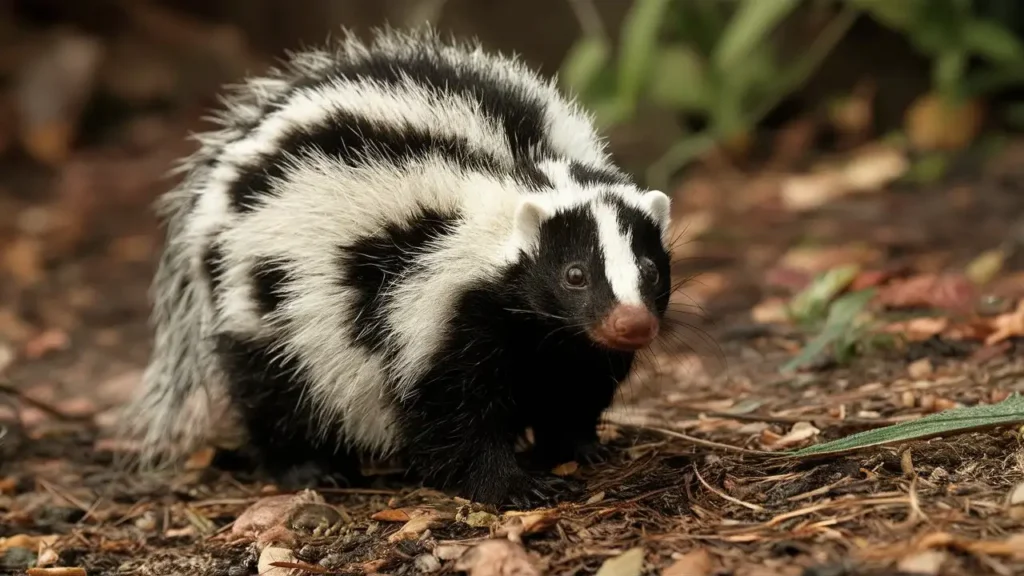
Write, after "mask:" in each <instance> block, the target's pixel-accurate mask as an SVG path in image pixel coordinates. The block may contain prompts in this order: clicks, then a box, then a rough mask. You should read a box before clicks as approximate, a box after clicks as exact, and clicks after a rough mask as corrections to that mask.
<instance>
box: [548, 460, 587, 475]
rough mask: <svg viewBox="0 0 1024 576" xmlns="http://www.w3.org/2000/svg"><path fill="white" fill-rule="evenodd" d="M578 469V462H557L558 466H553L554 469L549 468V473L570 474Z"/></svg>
mask: <svg viewBox="0 0 1024 576" xmlns="http://www.w3.org/2000/svg"><path fill="white" fill-rule="evenodd" d="M579 469H580V465H579V463H577V462H575V461H573V462H565V463H564V464H559V465H558V466H555V467H554V469H553V470H551V473H552V474H554V475H555V476H572V475H573V474H575V473H576V471H577V470H579Z"/></svg>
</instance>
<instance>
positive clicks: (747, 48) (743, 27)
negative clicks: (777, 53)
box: [711, 0, 799, 72]
mask: <svg viewBox="0 0 1024 576" xmlns="http://www.w3.org/2000/svg"><path fill="white" fill-rule="evenodd" d="M798 4H799V2H798V0H745V1H744V2H743V3H742V4H740V7H739V9H738V10H736V12H735V14H733V17H732V19H731V20H730V21H729V25H728V26H727V27H726V28H725V34H723V35H722V38H721V39H720V40H719V42H718V45H717V46H716V47H715V51H714V54H712V57H711V60H712V62H713V63H714V66H715V68H716V69H718V70H719V71H722V72H727V71H729V70H730V69H732V67H733V66H735V65H737V64H738V63H739V62H740V61H742V60H744V59H745V58H747V57H748V56H749V55H750V53H751V52H752V51H754V49H755V48H757V46H758V44H760V43H761V42H762V41H763V40H764V39H765V37H766V36H767V35H768V33H769V32H771V30H772V29H774V28H775V26H776V25H777V24H778V23H779V22H780V21H781V20H782V19H783V18H785V17H786V15H788V14H789V13H790V12H792V11H793V10H794V9H795V8H796V7H797V5H798Z"/></svg>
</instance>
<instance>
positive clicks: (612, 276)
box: [590, 202, 643, 305]
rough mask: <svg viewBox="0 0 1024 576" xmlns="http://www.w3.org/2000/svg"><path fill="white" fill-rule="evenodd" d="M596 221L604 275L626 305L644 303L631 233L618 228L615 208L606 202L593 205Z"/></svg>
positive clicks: (614, 292)
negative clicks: (623, 232) (631, 243)
mask: <svg viewBox="0 0 1024 576" xmlns="http://www.w3.org/2000/svg"><path fill="white" fill-rule="evenodd" d="M590 212H591V213H592V214H593V215H594V220H596V221H597V237H598V241H599V242H600V245H601V255H602V256H604V274H605V277H606V278H607V279H608V283H609V284H611V286H612V293H613V294H615V298H616V299H617V300H618V301H619V302H621V303H623V304H637V305H642V304H643V298H642V297H641V296H640V267H639V264H638V263H637V261H636V257H635V256H634V255H633V249H632V247H631V246H630V242H631V240H632V232H631V231H627V232H626V233H625V234H622V232H621V231H620V230H619V219H618V216H617V215H616V212H615V209H614V208H612V207H611V206H609V205H607V204H605V203H604V202H594V203H591V204H590Z"/></svg>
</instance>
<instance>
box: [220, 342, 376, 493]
mask: <svg viewBox="0 0 1024 576" xmlns="http://www.w3.org/2000/svg"><path fill="white" fill-rule="evenodd" d="M215 344H216V346H217V352H218V354H219V357H220V359H221V366H222V368H223V369H224V370H225V372H226V373H227V375H228V378H227V382H228V394H229V395H230V397H231V402H232V405H233V406H234V407H235V408H236V409H237V410H238V411H239V413H240V414H241V415H242V418H243V421H244V424H245V427H246V429H247V431H248V433H249V438H248V439H247V442H246V446H245V448H243V449H242V450H240V451H239V452H238V453H237V456H241V457H242V459H243V460H248V461H252V462H257V463H259V465H260V467H261V468H262V472H263V473H265V474H267V475H269V476H270V477H272V478H275V479H283V480H284V483H286V484H289V485H290V486H289V487H295V488H299V487H306V486H308V485H309V484H310V483H312V481H313V480H314V479H316V480H318V479H319V477H320V476H321V475H323V474H329V475H332V476H334V477H335V478H336V479H338V480H340V481H342V482H344V483H353V482H355V481H357V480H358V479H359V478H360V468H359V459H358V455H356V454H354V453H352V452H348V451H344V450H341V451H336V450H335V449H334V447H335V446H336V444H335V443H334V442H333V441H332V440H333V439H331V438H327V439H326V442H321V439H322V438H323V435H322V434H320V433H319V432H321V429H319V428H318V421H317V420H316V419H315V418H314V414H313V412H312V411H311V410H310V407H309V403H308V402H307V401H304V399H303V398H302V395H303V392H304V390H305V388H306V386H307V382H308V379H307V377H306V375H305V374H304V373H303V371H302V369H301V368H300V367H299V366H298V365H297V364H296V363H295V362H294V361H293V360H289V359H286V358H284V357H282V355H281V354H279V353H276V351H275V350H274V348H273V346H272V345H270V344H268V343H255V342H246V341H243V340H240V339H237V338H233V337H231V336H229V335H223V334H222V335H220V336H218V337H217V340H216V342H215ZM331 429H332V430H333V428H331Z"/></svg>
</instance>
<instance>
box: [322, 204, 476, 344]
mask: <svg viewBox="0 0 1024 576" xmlns="http://www.w3.org/2000/svg"><path fill="white" fill-rule="evenodd" d="M458 221H459V215H457V214H450V213H449V214H446V213H441V212H438V211H436V210H433V209H430V208H426V207H424V208H421V211H420V214H419V215H418V216H417V217H416V218H415V219H414V220H412V221H411V222H410V223H408V224H404V225H403V224H399V223H395V222H392V223H389V224H387V225H386V226H384V228H383V230H381V231H380V232H378V233H377V234H375V235H373V236H367V237H365V238H362V239H361V240H359V241H358V242H355V243H354V244H352V245H348V246H340V247H339V256H338V267H339V269H340V274H339V281H340V282H341V283H342V285H344V286H346V287H353V288H355V289H356V291H357V293H358V295H359V296H358V298H357V300H356V305H355V307H354V309H353V310H352V316H351V318H350V323H349V326H348V328H347V329H348V330H349V333H350V336H351V338H352V339H353V340H354V341H355V342H356V343H358V344H359V345H361V346H365V347H367V348H368V349H370V350H371V351H374V352H380V353H383V352H386V350H385V349H384V339H385V334H386V331H387V314H386V311H385V307H386V306H387V303H388V302H387V300H388V296H387V293H388V289H389V288H390V287H391V286H392V284H393V283H394V282H396V281H399V280H401V279H402V277H403V276H404V275H406V274H408V273H409V272H410V269H411V268H412V267H414V266H416V264H417V260H418V259H419V258H421V257H422V256H424V255H426V254H428V253H430V251H431V243H432V242H435V241H437V240H438V239H440V238H441V237H443V236H445V235H446V234H449V233H451V231H452V230H453V229H454V228H453V227H454V226H455V225H456V224H457V223H458Z"/></svg>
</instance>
